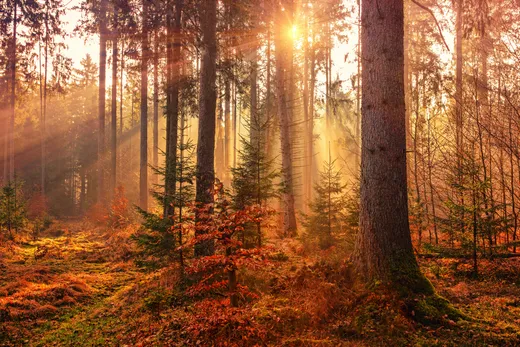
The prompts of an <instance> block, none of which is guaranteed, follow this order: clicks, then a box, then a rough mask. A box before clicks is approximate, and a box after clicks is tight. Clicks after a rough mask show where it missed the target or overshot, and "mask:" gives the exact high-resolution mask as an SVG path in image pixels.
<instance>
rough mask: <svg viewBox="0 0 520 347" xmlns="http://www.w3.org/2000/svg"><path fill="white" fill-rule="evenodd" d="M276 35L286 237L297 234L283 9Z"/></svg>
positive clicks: (280, 12) (286, 45) (287, 48)
mask: <svg viewBox="0 0 520 347" xmlns="http://www.w3.org/2000/svg"><path fill="white" fill-rule="evenodd" d="M278 12H279V13H278V14H277V23H276V24H275V26H276V30H277V32H276V35H275V54H276V85H277V89H278V90H277V92H278V113H279V117H280V120H279V123H280V142H281V152H282V181H283V201H284V225H283V234H284V236H286V237H293V236H295V235H296V232H297V226H296V212H295V207H294V190H293V189H294V188H293V167H292V150H291V144H292V141H291V129H290V125H291V124H290V121H291V120H290V115H289V109H288V108H289V107H290V104H289V102H288V100H287V98H288V97H287V94H288V89H289V88H291V86H290V85H287V80H286V72H287V56H290V54H289V52H288V50H292V47H290V43H289V42H287V40H284V35H285V32H284V28H285V29H287V24H286V23H285V21H284V20H283V15H282V13H283V11H281V9H279V10H278Z"/></svg>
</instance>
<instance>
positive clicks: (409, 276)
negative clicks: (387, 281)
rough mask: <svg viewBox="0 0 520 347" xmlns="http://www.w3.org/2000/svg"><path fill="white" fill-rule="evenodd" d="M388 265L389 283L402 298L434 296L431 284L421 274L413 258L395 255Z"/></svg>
mask: <svg viewBox="0 0 520 347" xmlns="http://www.w3.org/2000/svg"><path fill="white" fill-rule="evenodd" d="M393 260H394V262H393V263H392V264H391V265H390V274H391V275H390V276H391V282H392V284H393V285H394V286H395V287H396V289H397V291H398V293H399V295H400V296H401V297H402V298H407V297H411V296H415V295H434V294H435V289H434V288H433V285H432V284H431V282H430V281H429V280H428V279H427V278H426V277H425V276H424V275H423V274H422V272H421V270H420V268H419V265H418V264H417V261H416V260H415V257H413V256H412V258H410V257H409V256H404V255H397V256H395V257H394V258H393Z"/></svg>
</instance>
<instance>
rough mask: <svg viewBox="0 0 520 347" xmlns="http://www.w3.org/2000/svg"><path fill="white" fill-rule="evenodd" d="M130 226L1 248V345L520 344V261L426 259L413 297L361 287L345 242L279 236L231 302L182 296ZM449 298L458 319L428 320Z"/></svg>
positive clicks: (64, 226) (80, 229) (70, 226)
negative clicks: (311, 244)
mask: <svg viewBox="0 0 520 347" xmlns="http://www.w3.org/2000/svg"><path fill="white" fill-rule="evenodd" d="M131 232H132V230H124V231H114V230H104V229H98V228H94V227H92V226H90V225H88V224H82V223H80V222H75V223H72V222H68V223H61V224H59V225H58V226H55V227H53V228H52V230H50V231H48V232H46V233H45V234H44V235H42V236H41V237H40V238H39V240H36V241H34V240H29V239H27V240H22V241H20V242H18V243H17V244H10V245H4V246H3V247H2V248H1V258H0V346H212V345H225V343H227V345H228V346H253V345H259V346H519V345H520V260H519V259H517V258H511V259H502V260H485V261H484V260H483V261H482V262H481V264H480V270H481V275H480V277H479V278H474V277H473V276H472V275H471V271H470V270H471V265H470V264H466V263H464V261H461V260H446V259H434V260H432V259H429V260H424V261H421V268H422V270H423V272H424V273H425V275H426V276H427V278H428V279H429V280H430V281H431V282H432V283H433V285H434V287H435V288H436V291H437V293H438V294H439V297H438V298H431V297H430V298H427V299H424V300H425V301H424V302H421V300H423V299H421V298H420V297H419V298H417V299H416V300H417V301H415V302H409V301H403V300H401V299H400V298H398V297H396V296H395V295H394V294H392V293H389V292H386V291H384V290H383V289H380V288H373V289H371V290H366V289H364V288H361V287H360V286H359V285H356V284H355V282H354V281H353V279H352V277H353V276H352V273H351V272H350V266H349V264H348V263H347V262H345V261H344V259H346V258H347V257H348V255H347V254H345V253H344V252H341V251H340V250H337V249H332V250H329V251H327V252H323V253H319V254H314V255H313V256H310V255H308V254H306V252H305V251H303V250H302V247H301V246H300V245H299V243H298V242H297V241H287V240H286V241H281V240H276V241H271V243H272V246H273V247H275V248H276V252H275V253H274V255H273V256H272V259H271V263H272V265H271V266H268V267H266V268H265V269H263V270H262V271H254V272H240V273H239V280H240V282H241V283H242V284H244V285H248V286H249V287H250V288H251V289H252V290H253V291H254V292H256V293H258V295H259V298H258V299H255V300H252V301H249V302H242V303H241V307H240V308H239V309H236V310H229V309H225V308H222V307H220V306H218V305H217V304H212V302H208V301H200V300H195V299H193V298H186V297H184V296H183V293H182V291H181V290H180V289H179V283H178V281H179V280H178V278H179V277H178V271H177V269H176V268H175V267H172V268H167V269H162V270H160V271H155V272H146V271H143V270H141V269H139V268H137V267H136V266H135V265H134V263H133V261H132V247H133V246H132V244H131V243H130V242H129V241H128V236H129V234H130V233H131ZM442 298H445V299H446V300H447V302H449V303H450V304H451V305H453V307H454V308H455V309H456V310H458V312H460V313H461V314H462V319H454V317H453V316H452V315H449V314H446V315H445V316H444V317H442V318H443V319H435V320H431V319H428V318H429V317H428V309H429V307H430V306H431V305H430V304H431V302H429V301H428V300H440V301H442V300H444V299H442ZM443 302H444V301H443ZM434 304H435V305H433V306H435V307H439V306H442V305H439V303H437V302H436V303H434ZM418 308H419V309H418ZM432 315H435V316H436V317H437V318H438V312H433V313H432Z"/></svg>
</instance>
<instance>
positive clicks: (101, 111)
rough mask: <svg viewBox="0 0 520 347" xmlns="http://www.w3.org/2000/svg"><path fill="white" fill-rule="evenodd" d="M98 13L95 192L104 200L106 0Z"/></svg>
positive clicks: (99, 200) (101, 201)
mask: <svg viewBox="0 0 520 347" xmlns="http://www.w3.org/2000/svg"><path fill="white" fill-rule="evenodd" d="M100 6H101V9H100V13H99V94H98V98H99V100H98V139H97V140H98V152H97V192H98V197H97V199H98V202H100V203H103V202H104V193H105V190H104V182H103V178H104V157H105V93H106V64H107V38H106V12H107V1H106V0H101V5H100Z"/></svg>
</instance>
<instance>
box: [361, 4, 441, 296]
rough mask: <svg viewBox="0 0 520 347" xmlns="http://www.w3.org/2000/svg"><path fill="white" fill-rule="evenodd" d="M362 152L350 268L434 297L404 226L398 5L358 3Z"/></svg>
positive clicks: (372, 278) (369, 278)
mask: <svg viewBox="0 0 520 347" xmlns="http://www.w3.org/2000/svg"><path fill="white" fill-rule="evenodd" d="M361 24H362V33H361V38H362V61H363V69H362V78H363V83H362V110H363V118H362V125H361V129H362V150H361V160H362V163H361V206H360V233H359V236H358V239H357V244H356V267H357V269H358V271H359V273H360V274H363V276H364V279H365V281H368V282H374V281H382V282H383V283H386V284H387V285H389V286H390V287H391V288H397V289H398V290H401V291H403V292H405V293H407V294H409V293H420V294H427V295H431V294H433V293H434V290H433V287H432V285H431V284H430V282H429V281H428V280H427V279H426V278H425V277H424V276H423V275H422V273H421V271H420V269H419V266H418V264H417V261H416V259H415V256H414V253H413V247H412V241H411V237H410V227H409V224H408V201H407V181H406V133H405V131H406V127H405V102H404V49H403V44H404V41H403V35H404V27H403V24H404V15H403V1H385V2H377V1H375V0H365V1H363V4H362V17H361Z"/></svg>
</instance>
